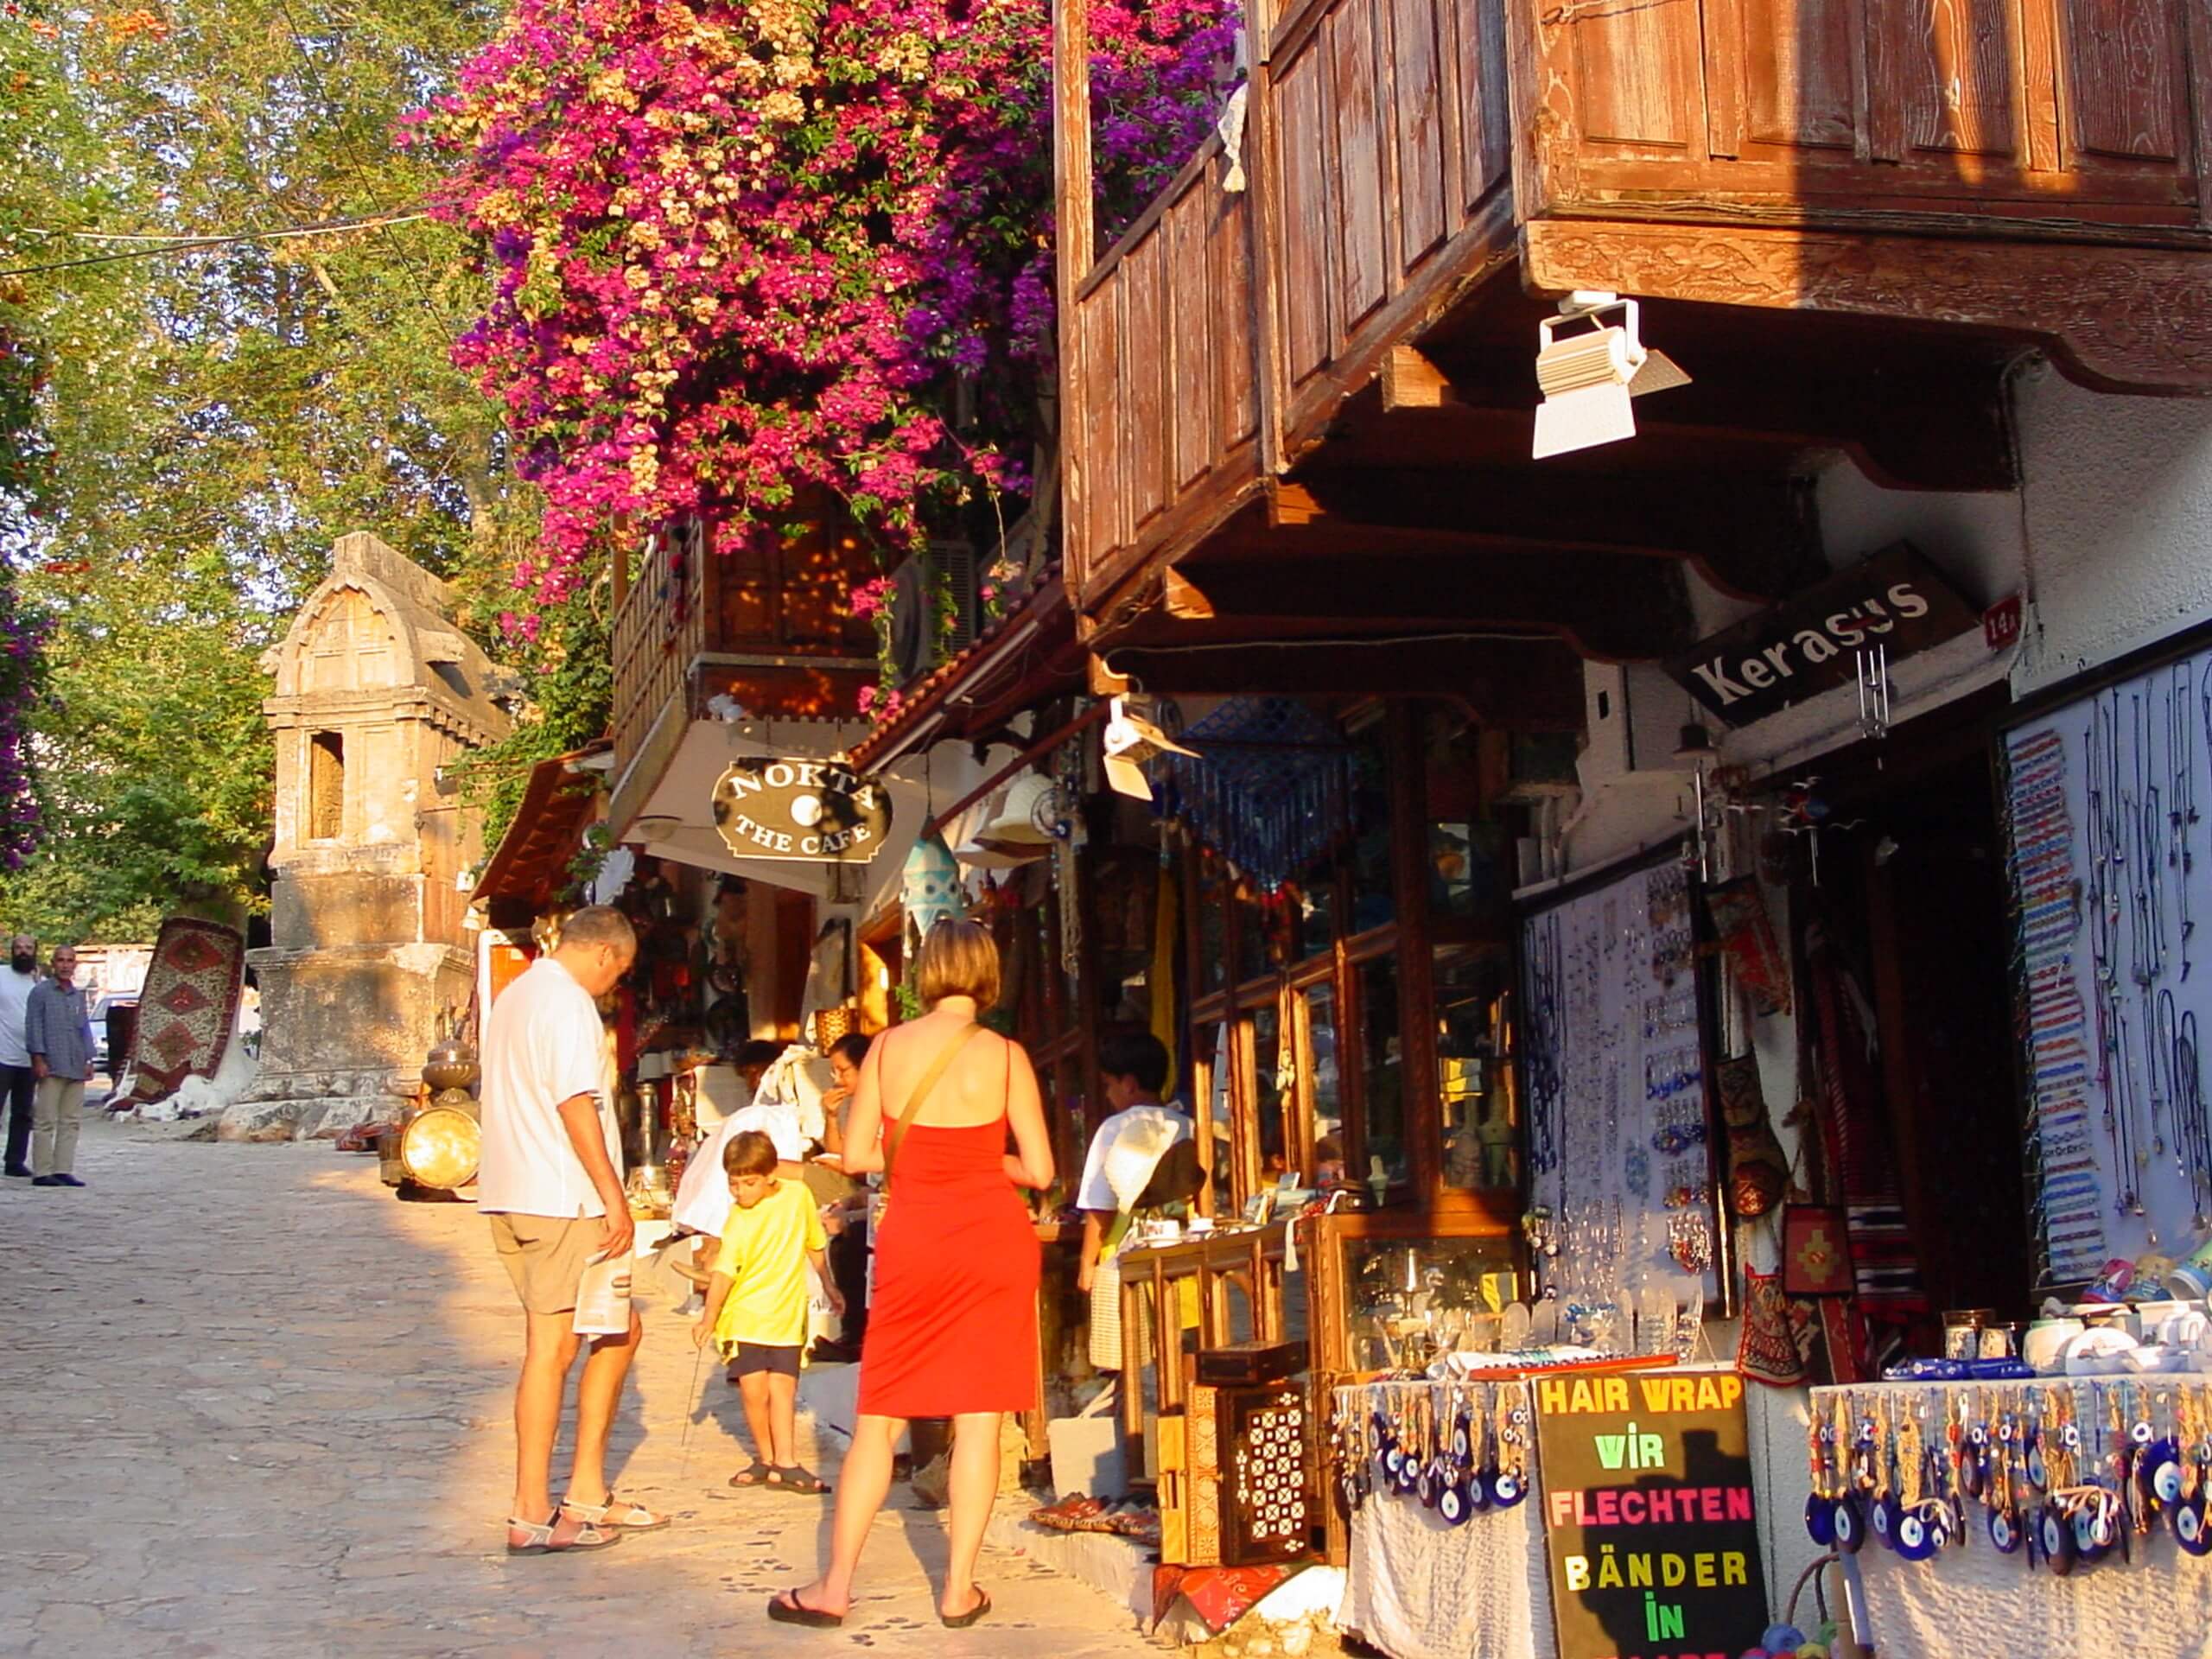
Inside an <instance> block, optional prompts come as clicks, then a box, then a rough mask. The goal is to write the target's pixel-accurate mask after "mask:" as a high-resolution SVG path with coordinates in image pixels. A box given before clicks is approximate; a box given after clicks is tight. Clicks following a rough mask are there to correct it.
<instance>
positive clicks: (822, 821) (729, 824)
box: [713, 755, 891, 864]
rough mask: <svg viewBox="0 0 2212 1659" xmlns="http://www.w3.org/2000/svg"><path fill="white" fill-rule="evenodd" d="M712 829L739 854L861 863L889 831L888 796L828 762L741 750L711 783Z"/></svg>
mask: <svg viewBox="0 0 2212 1659" xmlns="http://www.w3.org/2000/svg"><path fill="white" fill-rule="evenodd" d="M713 806H714V817H715V829H718V830H720V831H721V837H722V842H723V844H724V845H725V846H727V847H728V849H730V851H731V852H732V853H734V854H736V855H738V856H739V857H741V858H787V859H792V860H796V861H799V862H802V863H807V864H865V863H867V862H868V861H869V860H870V859H872V858H874V856H875V855H876V854H878V853H879V852H880V851H882V850H883V843H884V842H885V841H886V840H887V839H888V838H889V836H890V834H891V795H890V791H887V790H886V789H885V788H884V787H883V785H881V784H880V783H877V782H876V781H875V780H874V779H868V778H862V777H861V776H860V775H859V774H857V773H856V772H854V771H853V770H852V769H851V768H850V767H849V766H844V765H842V764H841V763H840V762H838V761H835V760H781V759H778V758H776V757H774V756H772V755H747V756H745V757H744V758H743V759H741V760H733V761H731V762H730V764H729V766H728V767H727V768H726V769H724V771H723V772H722V775H721V777H720V778H719V779H716V780H715V792H714V797H713Z"/></svg>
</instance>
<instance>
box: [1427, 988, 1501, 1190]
mask: <svg viewBox="0 0 2212 1659" xmlns="http://www.w3.org/2000/svg"><path fill="white" fill-rule="evenodd" d="M1506 967H1507V963H1506V956H1505V952H1504V951H1503V950H1499V949H1497V948H1494V947H1493V948H1481V949H1478V948H1472V947H1466V946H1447V947H1446V948H1445V949H1442V950H1439V951H1438V952H1437V953H1436V958H1435V968H1434V974H1433V987H1434V991H1435V997H1436V1073H1437V1076H1436V1095H1437V1109H1438V1112H1439V1113H1440V1116H1441V1120H1442V1122H1441V1125H1440V1128H1441V1131H1442V1135H1441V1138H1442V1143H1443V1147H1444V1185H1446V1186H1447V1187H1452V1188H1454V1189H1456V1190H1458V1191H1461V1192H1475V1191H1480V1190H1485V1189H1488V1190H1499V1189H1505V1188H1511V1187H1516V1186H1518V1185H1520V1179H1521V1172H1520V1150H1519V1143H1518V1121H1519V1113H1518V1111H1517V1109H1516V1102H1515V1098H1514V1092H1513V1090H1514V1084H1513V1067H1512V1065H1511V1060H1512V1050H1513V1025H1512V1009H1511V1002H1510V994H1509V992H1508V989H1507V986H1508V977H1507V972H1506Z"/></svg>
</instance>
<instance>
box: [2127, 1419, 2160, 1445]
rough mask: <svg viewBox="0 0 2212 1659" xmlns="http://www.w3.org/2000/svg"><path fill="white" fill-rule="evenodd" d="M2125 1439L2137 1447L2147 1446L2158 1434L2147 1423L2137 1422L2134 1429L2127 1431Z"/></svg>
mask: <svg viewBox="0 0 2212 1659" xmlns="http://www.w3.org/2000/svg"><path fill="white" fill-rule="evenodd" d="M2127 1438H2128V1439H2129V1440H2133V1441H2134V1442H2135V1444H2136V1445H2138V1446H2148V1445H2150V1444H2151V1442H2152V1440H2156V1439H2157V1438H2158V1432H2157V1431H2156V1430H2155V1429H2153V1428H2152V1427H2151V1425H2150V1424H2149V1422H2147V1421H2139V1422H2137V1424H2136V1425H2135V1427H2133V1428H2131V1429H2129V1430H2128V1431H2127Z"/></svg>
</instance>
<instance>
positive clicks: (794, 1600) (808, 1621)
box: [768, 1588, 845, 1630]
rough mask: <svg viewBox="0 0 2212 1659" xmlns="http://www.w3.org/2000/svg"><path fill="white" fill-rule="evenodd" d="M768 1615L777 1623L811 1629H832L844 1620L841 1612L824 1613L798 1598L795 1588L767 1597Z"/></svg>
mask: <svg viewBox="0 0 2212 1659" xmlns="http://www.w3.org/2000/svg"><path fill="white" fill-rule="evenodd" d="M768 1617H769V1618H772V1619H773V1620H774V1621H775V1622H776V1623H777V1624H804V1625H805V1626H806V1627H807V1628H808V1629H809V1630H836V1628H837V1627H838V1626H839V1625H840V1624H843V1623H844V1622H845V1616H844V1615H843V1614H842V1613H825V1612H823V1611H822V1609H820V1608H819V1607H810V1606H808V1605H806V1604H805V1603H804V1602H803V1601H801V1600H800V1599H798V1590H797V1589H796V1588H794V1589H790V1590H786V1591H785V1592H783V1593H782V1594H781V1595H778V1596H772V1597H770V1598H769V1599H768Z"/></svg>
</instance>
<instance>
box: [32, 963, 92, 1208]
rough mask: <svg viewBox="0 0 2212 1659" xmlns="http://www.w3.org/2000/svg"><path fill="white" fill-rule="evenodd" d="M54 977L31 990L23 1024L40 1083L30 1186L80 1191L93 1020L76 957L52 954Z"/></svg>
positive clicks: (33, 1137)
mask: <svg viewBox="0 0 2212 1659" xmlns="http://www.w3.org/2000/svg"><path fill="white" fill-rule="evenodd" d="M51 973H52V977H51V978H48V979H44V980H41V981H40V982H38V983H37V984H36V985H34V986H32V987H31V995H30V1004H29V1009H28V1011H27V1012H26V1014H25V1015H24V1020H23V1046H24V1047H25V1048H27V1049H29V1051H30V1056H31V1072H32V1075H33V1076H35V1077H37V1079H38V1100H37V1103H36V1109H35V1112H34V1114H33V1116H32V1119H31V1185H33V1186H82V1185H84V1183H83V1182H82V1181H80V1180H79V1179H77V1177H76V1176H75V1175H74V1174H73V1173H72V1171H71V1166H73V1164H75V1163H76V1161H77V1127H78V1125H79V1122H81V1121H82V1119H83V1117H84V1113H85V1079H86V1077H90V1076H91V1075H92V1015H91V1013H90V1011H89V1010H88V1009H87V1008H86V1006H85V1002H86V998H85V992H84V988H83V987H81V986H79V985H78V984H77V983H76V978H77V953H76V951H75V950H73V949H72V948H71V947H70V946H68V945H66V944H65V945H60V946H59V947H57V948H56V949H55V950H54V963H53V967H52V969H51Z"/></svg>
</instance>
